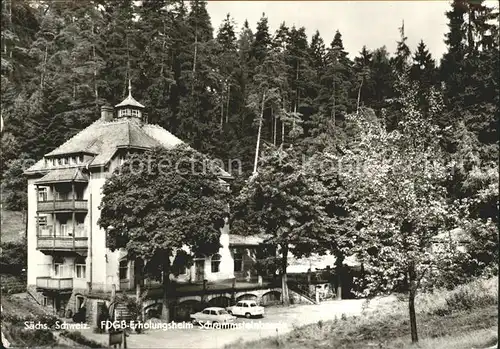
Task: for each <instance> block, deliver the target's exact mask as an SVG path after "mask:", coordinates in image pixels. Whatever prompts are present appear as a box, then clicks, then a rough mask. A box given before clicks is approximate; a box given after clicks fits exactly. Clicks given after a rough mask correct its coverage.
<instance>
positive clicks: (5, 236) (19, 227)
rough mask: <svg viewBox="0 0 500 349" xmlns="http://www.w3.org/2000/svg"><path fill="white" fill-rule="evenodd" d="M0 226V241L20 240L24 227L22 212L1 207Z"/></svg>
mask: <svg viewBox="0 0 500 349" xmlns="http://www.w3.org/2000/svg"><path fill="white" fill-rule="evenodd" d="M0 228H1V229H0V231H1V239H0V240H1V241H2V242H9V241H18V240H21V239H22V238H23V236H24V230H25V228H26V227H25V224H24V223H23V214H22V212H19V211H8V210H4V209H2V212H1V226H0Z"/></svg>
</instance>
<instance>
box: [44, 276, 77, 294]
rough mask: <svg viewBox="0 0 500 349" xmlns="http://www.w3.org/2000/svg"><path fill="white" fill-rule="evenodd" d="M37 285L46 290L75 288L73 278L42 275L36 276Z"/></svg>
mask: <svg viewBox="0 0 500 349" xmlns="http://www.w3.org/2000/svg"><path fill="white" fill-rule="evenodd" d="M36 287H37V288H41V289H45V290H55V291H58V290H59V291H62V290H71V289H73V278H54V277H50V276H42V277H37V278H36Z"/></svg>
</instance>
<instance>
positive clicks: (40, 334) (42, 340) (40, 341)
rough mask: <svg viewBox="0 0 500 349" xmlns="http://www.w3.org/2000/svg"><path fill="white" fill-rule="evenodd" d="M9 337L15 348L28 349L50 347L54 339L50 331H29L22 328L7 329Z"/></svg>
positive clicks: (53, 343)
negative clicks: (26, 348) (24, 348)
mask: <svg viewBox="0 0 500 349" xmlns="http://www.w3.org/2000/svg"><path fill="white" fill-rule="evenodd" d="M9 335H10V337H11V338H12V341H13V342H14V343H15V345H16V346H23V347H29V348H35V347H41V346H52V345H55V344H56V342H57V341H56V339H55V337H54V335H53V334H52V332H51V331H50V330H45V329H37V330H29V329H26V328H24V327H19V326H13V327H10V328H9Z"/></svg>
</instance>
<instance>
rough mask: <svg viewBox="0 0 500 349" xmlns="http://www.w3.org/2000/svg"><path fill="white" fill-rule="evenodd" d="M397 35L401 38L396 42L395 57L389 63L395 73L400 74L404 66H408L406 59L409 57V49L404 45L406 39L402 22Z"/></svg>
mask: <svg viewBox="0 0 500 349" xmlns="http://www.w3.org/2000/svg"><path fill="white" fill-rule="evenodd" d="M399 33H400V36H401V37H400V39H399V41H398V42H397V48H396V54H395V57H393V58H392V59H391V63H392V65H393V67H394V69H395V70H396V73H397V74H402V73H403V72H404V71H405V69H406V65H407V64H408V59H409V58H410V56H411V51H410V48H409V47H408V45H407V44H406V41H407V40H408V38H407V37H406V36H405V23H404V21H403V23H402V24H401V27H400V28H399Z"/></svg>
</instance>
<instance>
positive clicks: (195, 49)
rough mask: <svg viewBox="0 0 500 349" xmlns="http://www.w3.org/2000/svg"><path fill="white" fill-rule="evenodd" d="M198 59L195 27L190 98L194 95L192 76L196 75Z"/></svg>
mask: <svg viewBox="0 0 500 349" xmlns="http://www.w3.org/2000/svg"><path fill="white" fill-rule="evenodd" d="M197 57H198V27H196V30H195V35H194V55H193V79H192V81H191V96H192V95H193V93H194V76H195V74H196V59H197Z"/></svg>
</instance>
